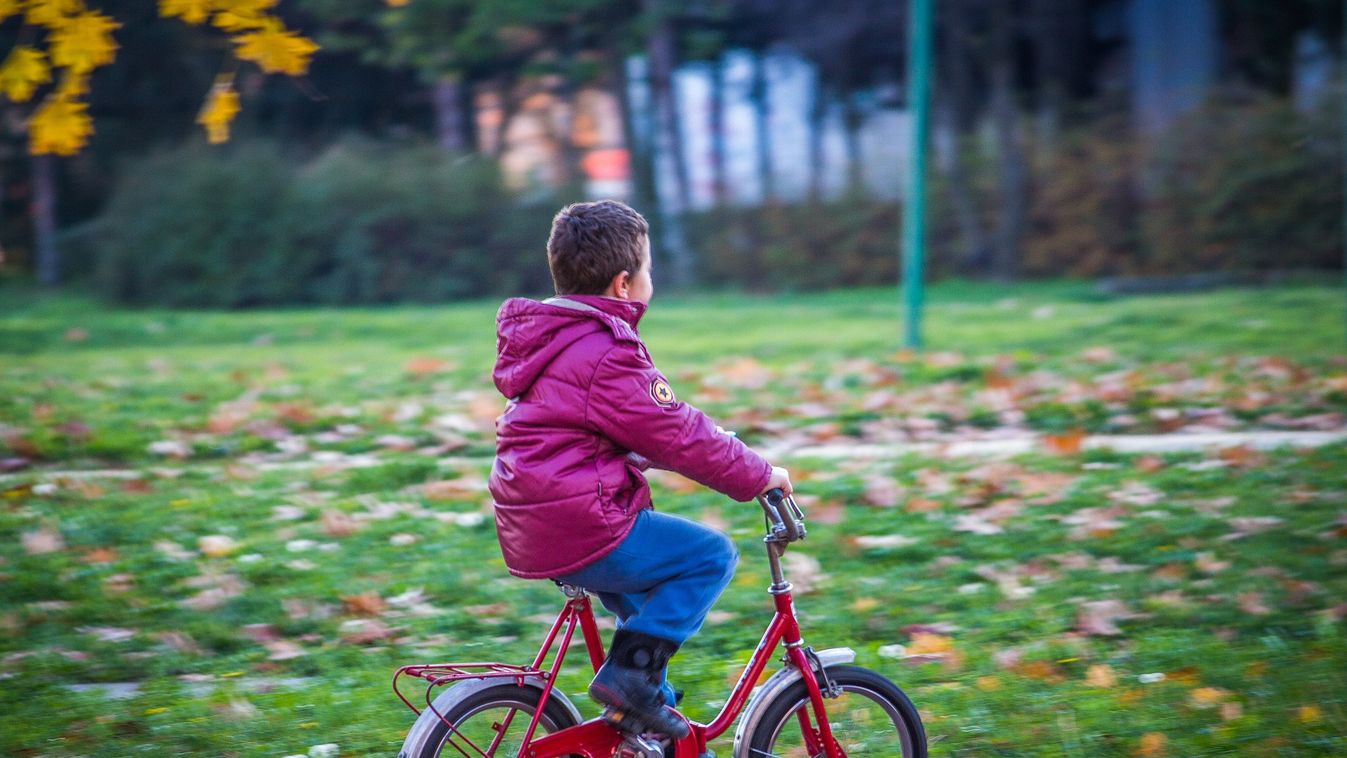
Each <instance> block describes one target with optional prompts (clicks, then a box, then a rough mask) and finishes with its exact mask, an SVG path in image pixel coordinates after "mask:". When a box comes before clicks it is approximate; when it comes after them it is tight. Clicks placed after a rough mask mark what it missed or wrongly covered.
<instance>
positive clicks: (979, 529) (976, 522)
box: [954, 513, 1005, 535]
mask: <svg viewBox="0 0 1347 758" xmlns="http://www.w3.org/2000/svg"><path fill="white" fill-rule="evenodd" d="M954 531H956V532H970V533H972V534H984V535H985V534H1001V533H1002V532H1004V531H1005V529H1003V528H1001V527H1000V526H999V525H997V524H993V523H991V522H990V521H988V520H987V519H985V518H983V517H982V516H981V515H979V514H976V513H964V514H961V515H958V516H955V517H954Z"/></svg>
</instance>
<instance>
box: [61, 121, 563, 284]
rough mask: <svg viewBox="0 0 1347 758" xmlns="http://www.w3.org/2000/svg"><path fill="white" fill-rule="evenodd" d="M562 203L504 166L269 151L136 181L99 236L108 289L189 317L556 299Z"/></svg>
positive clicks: (129, 181) (153, 165)
mask: <svg viewBox="0 0 1347 758" xmlns="http://www.w3.org/2000/svg"><path fill="white" fill-rule="evenodd" d="M557 202H558V201H556V200H555V199H554V198H539V199H537V200H535V201H533V202H525V201H523V200H522V199H521V198H519V197H517V196H516V195H515V194H514V193H511V192H510V191H508V190H507V189H506V188H505V185H504V183H503V182H502V180H501V177H500V174H499V172H498V170H497V168H496V166H495V164H494V162H491V161H488V160H484V159H476V158H464V157H456V156H451V155H447V154H445V153H443V152H442V151H440V150H437V149H435V148H432V147H424V148H405V147H404V148H399V149H393V148H390V147H386V146H378V145H373V144H367V143H360V142H346V143H340V144H337V145H335V146H333V147H331V148H329V149H328V150H327V151H326V152H324V153H323V154H321V155H319V156H318V157H317V158H315V159H313V160H311V161H308V162H302V161H300V160H298V159H296V158H294V157H292V156H288V155H286V154H284V153H283V152H282V151H280V150H279V149H278V148H277V147H276V146H274V145H271V144H268V143H256V142H254V143H240V144H237V145H232V146H230V149H228V150H227V151H219V150H208V149H204V148H182V149H177V150H173V151H169V152H165V153H161V154H158V155H153V156H150V157H148V158H146V159H144V160H142V161H139V162H137V163H136V164H134V165H132V166H130V167H129V168H128V170H127V172H126V173H125V175H124V176H123V178H122V181H121V183H120V184H119V186H118V187H117V189H116V191H115V192H114V194H113V196H112V198H111V200H110V202H109V204H108V207H107V210H106V211H105V212H104V214H103V215H102V216H101V217H100V218H99V219H98V221H97V222H96V223H95V224H94V225H93V227H92V228H91V230H90V231H89V232H88V233H87V236H88V237H90V238H92V239H93V240H96V242H95V243H94V247H95V249H96V251H97V257H98V260H99V265H98V279H97V281H98V284H99V287H100V289H101V290H102V291H103V292H105V293H106V294H108V295H110V296H112V297H114V298H116V299H120V300H126V301H133V302H155V303H167V304H175V305H203V306H227V307H237V306H250V305H261V304H278V303H306V302H307V303H314V302H318V303H382V302H391V301H398V300H417V301H443V300H452V299H455V298H462V297H466V296H470V295H480V294H485V293H489V292H497V293H502V292H508V293H515V292H525V291H526V292H538V291H544V290H545V289H546V285H547V283H548V282H549V279H548V274H547V264H546V259H545V257H544V256H543V254H542V240H545V239H546V235H547V229H548V224H549V223H550V219H551V215H552V213H554V212H555V210H556V205H557Z"/></svg>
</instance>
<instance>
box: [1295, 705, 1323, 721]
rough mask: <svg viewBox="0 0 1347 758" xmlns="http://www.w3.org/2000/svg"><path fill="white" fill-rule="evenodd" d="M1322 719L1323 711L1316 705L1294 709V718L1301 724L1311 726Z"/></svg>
mask: <svg viewBox="0 0 1347 758" xmlns="http://www.w3.org/2000/svg"><path fill="white" fill-rule="evenodd" d="M1323 717H1324V710H1323V709H1322V708H1320V707H1319V706H1317V705H1302V706H1300V707H1299V708H1297V709H1296V718H1298V719H1300V723H1302V724H1313V723H1314V722H1316V721H1318V720H1319V719H1321V718H1323Z"/></svg>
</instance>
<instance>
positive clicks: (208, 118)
mask: <svg viewBox="0 0 1347 758" xmlns="http://www.w3.org/2000/svg"><path fill="white" fill-rule="evenodd" d="M238 112H239V93H238V92H237V91H236V90H235V89H234V86H233V81H232V80H231V79H229V78H225V77H221V78H220V79H217V80H216V81H215V86H213V87H211V88H210V95H209V96H208V97H207V98H206V105H205V107H203V108H202V109H201V113H200V114H198V115H197V117H196V122H197V123H198V124H201V125H202V126H204V127H205V128H206V138H207V139H208V140H210V143H211V144H212V145H218V144H220V143H221V142H227V141H228V140H229V124H230V122H231V121H233V120H234V116H237V115H238Z"/></svg>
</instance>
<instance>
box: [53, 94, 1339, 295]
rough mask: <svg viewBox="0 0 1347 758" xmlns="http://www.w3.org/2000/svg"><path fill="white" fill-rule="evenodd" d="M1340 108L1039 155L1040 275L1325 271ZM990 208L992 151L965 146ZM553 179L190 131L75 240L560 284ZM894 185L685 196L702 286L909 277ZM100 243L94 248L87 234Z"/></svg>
mask: <svg viewBox="0 0 1347 758" xmlns="http://www.w3.org/2000/svg"><path fill="white" fill-rule="evenodd" d="M1334 116H1335V114H1334V113H1332V112H1330V111H1328V110H1323V111H1320V112H1315V113H1309V114H1307V113H1300V112H1297V111H1295V110H1294V109H1292V108H1291V107H1290V106H1289V105H1288V104H1287V103H1286V102H1285V101H1284V100H1280V99H1273V98H1245V99H1242V100H1238V101H1235V100H1230V99H1227V100H1225V101H1221V102H1213V103H1212V104H1210V105H1208V106H1207V107H1205V108H1204V109H1203V110H1202V111H1200V112H1198V113H1194V114H1193V115H1192V116H1191V117H1189V118H1186V119H1184V120H1182V121H1180V122H1178V123H1177V124H1176V125H1175V126H1174V127H1173V128H1172V129H1171V130H1170V131H1169V132H1168V133H1167V134H1166V135H1164V136H1163V137H1162V138H1161V139H1160V140H1158V141H1156V142H1154V143H1153V144H1152V143H1142V142H1140V141H1138V140H1136V139H1135V138H1133V137H1131V136H1129V134H1130V133H1129V131H1128V129H1127V128H1126V127H1125V125H1123V124H1121V123H1119V124H1116V125H1114V126H1107V125H1106V126H1096V127H1092V128H1089V129H1082V130H1079V131H1075V132H1069V133H1066V134H1063V135H1062V136H1061V137H1060V138H1059V139H1058V140H1057V142H1056V143H1055V144H1054V146H1053V149H1052V150H1051V151H1050V152H1049V151H1045V150H1042V149H1037V150H1036V151H1035V152H1034V160H1033V161H1032V163H1031V167H1032V181H1031V183H1030V185H1031V187H1032V192H1033V195H1032V202H1031V205H1030V208H1031V216H1030V218H1031V225H1030V228H1029V234H1028V237H1027V239H1026V240H1025V258H1024V266H1023V270H1024V272H1025V273H1026V274H1027V275H1030V276H1046V275H1063V274H1065V275H1072V276H1100V275H1118V274H1122V275H1155V274H1171V273H1186V272H1194V271H1232V272H1249V271H1260V270H1268V269H1287V268H1331V267H1333V266H1335V265H1337V263H1338V260H1339V255H1340V254H1339V252H1338V251H1339V250H1340V245H1341V228H1340V219H1339V214H1340V208H1341V204H1342V189H1341V186H1340V183H1339V173H1338V169H1337V167H1338V165H1339V164H1340V158H1339V155H1340V150H1341V147H1340V145H1339V144H1338V141H1337V138H1336V122H1335V119H1334ZM965 168H966V169H967V170H968V172H969V174H970V179H971V181H970V186H971V187H972V188H973V191H974V193H975V194H976V195H977V201H978V206H979V210H980V212H983V213H987V214H990V213H992V212H993V211H994V208H995V202H996V199H995V187H996V181H995V175H994V172H995V171H996V166H995V164H994V162H992V161H982V162H978V161H976V160H974V161H969V162H968V163H967V164H966V166H965ZM935 179H936V181H935V184H934V193H933V196H934V197H933V204H932V211H931V214H932V218H931V233H930V244H931V248H932V250H931V255H930V260H931V265H932V272H933V273H934V274H936V275H945V274H956V273H975V272H977V271H978V270H979V269H980V268H982V267H983V266H984V265H985V260H983V259H981V258H979V256H978V255H977V254H976V252H975V251H974V252H970V251H967V250H966V249H964V241H963V240H962V239H961V238H960V236H959V233H958V228H957V224H955V223H954V220H953V217H954V208H953V202H952V199H951V193H950V192H949V191H948V187H947V186H946V185H945V183H944V182H943V180H942V178H941V177H938V176H937V177H935ZM562 194H564V193H560V192H546V191H532V192H531V193H529V194H521V193H517V192H513V191H510V190H508V189H507V188H506V187H505V185H504V183H503V181H502V178H501V176H500V173H499V168H498V164H497V163H496V162H495V161H493V160H492V159H490V158H488V157H484V156H475V157H474V156H454V155H451V154H448V153H445V152H444V151H442V150H438V149H436V148H434V147H431V146H428V145H423V146H417V147H407V146H405V145H403V146H392V145H388V144H385V143H374V142H361V141H353V140H350V139H348V140H346V141H343V142H339V143H337V144H335V145H334V146H332V147H330V148H328V149H327V150H326V151H324V152H322V153H320V154H319V155H317V156H316V157H313V158H309V159H304V158H301V157H299V156H297V155H292V154H289V153H286V152H284V151H282V149H281V148H279V147H278V146H277V145H276V144H273V143H268V142H258V141H246V140H245V141H242V142H240V143H238V144H236V145H233V146H231V147H230V148H229V150H228V151H227V152H224V153H221V152H218V151H207V150H206V149H204V148H202V147H195V148H193V147H187V148H178V149H174V150H170V151H165V152H160V153H157V154H154V155H151V156H150V157H148V158H147V159H145V160H143V161H139V162H137V163H135V164H132V165H131V166H130V167H129V168H128V170H127V171H126V173H125V174H124V175H123V178H122V181H121V183H120V184H119V185H118V186H117V188H116V190H115V191H114V192H113V194H112V198H111V200H110V202H109V205H108V208H107V210H106V212H105V213H104V214H103V215H102V216H101V217H100V218H99V219H98V220H97V221H96V222H94V223H92V224H89V225H86V226H84V227H80V228H76V229H73V230H71V232H70V233H68V234H67V236H66V241H67V244H68V245H69V246H70V247H71V249H72V250H74V251H76V252H78V253H79V254H78V255H76V256H75V257H76V258H77V259H79V258H84V257H85V256H86V255H89V256H91V257H95V258H96V259H97V261H98V263H97V275H96V276H95V281H96V287H97V289H98V291H100V292H101V293H103V294H105V295H108V296H110V297H112V298H113V299H117V300H122V301H130V302H155V303H168V304H197V305H209V306H226V307H242V306H251V305H261V304H279V303H382V302H392V301H399V300H410V301H419V302H429V301H436V300H444V299H451V300H452V299H459V298H464V297H469V296H473V295H486V294H492V295H504V294H517V293H540V292H545V291H547V290H548V289H549V288H550V287H549V284H550V281H549V279H548V274H547V270H546V264H545V258H544V256H543V254H542V246H543V240H545V239H546V234H547V228H548V224H549V219H550V216H551V214H552V213H553V212H554V211H555V209H556V208H557V207H558V206H559V205H561V204H562V203H563V202H564V199H563V198H562V197H561V195H562ZM898 223H899V204H897V203H893V202H888V201H883V200H877V199H874V198H871V197H867V196H864V195H851V196H847V197H843V198H839V199H836V200H825V201H806V202H799V203H780V202H778V203H772V204H768V205H765V206H762V207H738V206H725V207H720V208H716V209H713V210H709V211H703V212H699V213H694V214H690V215H689V217H688V218H687V229H688V233H689V235H690V237H691V240H692V242H693V245H694V247H695V248H696V249H697V250H699V251H700V253H701V255H700V265H699V271H698V273H699V275H700V280H701V281H702V282H706V283H715V284H719V285H728V286H732V287H744V288H748V289H757V290H806V289H826V288H830V287H847V286H858V285H873V284H884V283H891V282H896V281H897V280H898V262H899V255H898V243H897V240H898ZM86 251H87V252H86Z"/></svg>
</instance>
